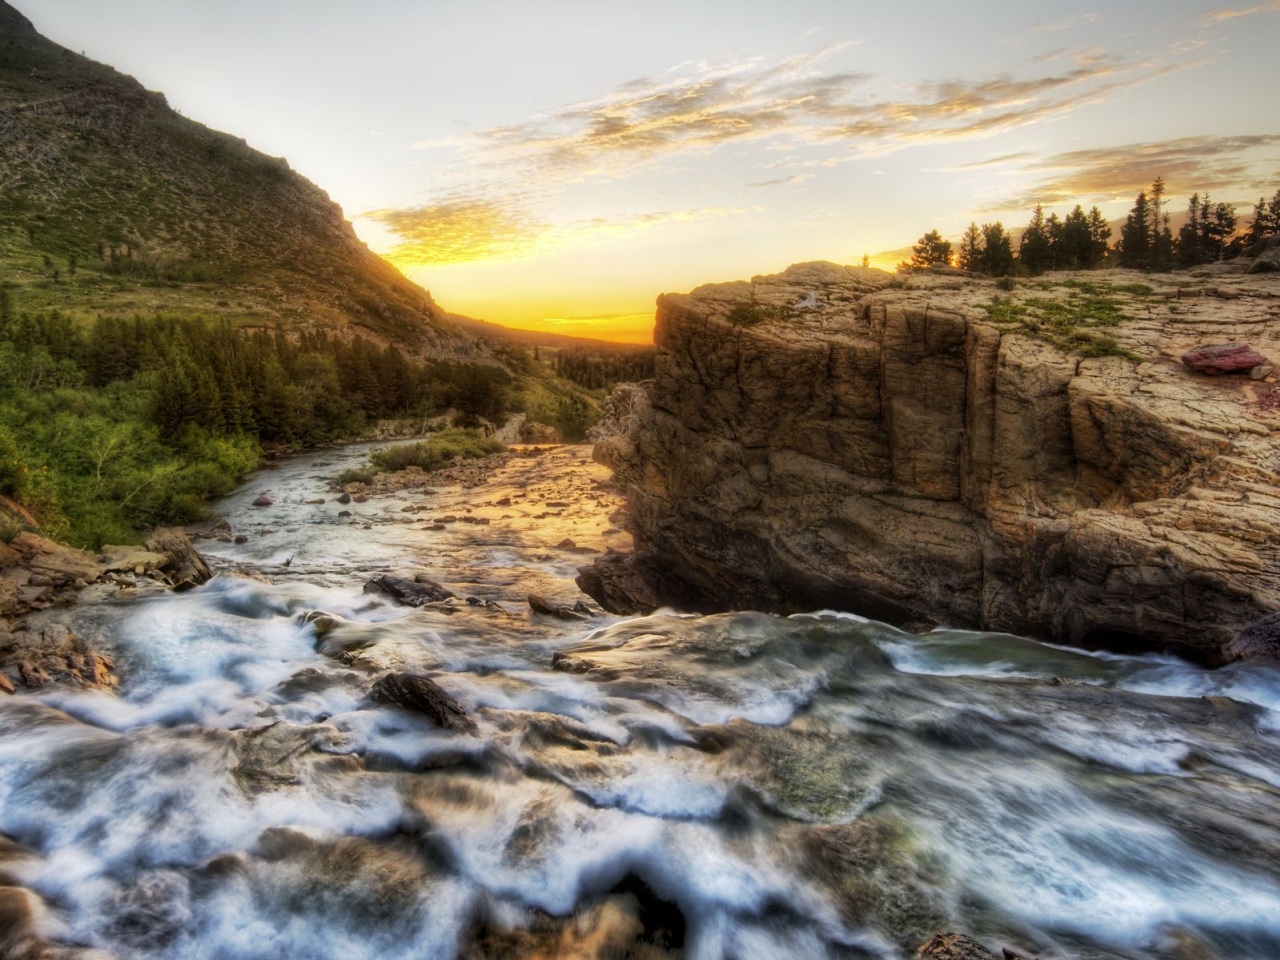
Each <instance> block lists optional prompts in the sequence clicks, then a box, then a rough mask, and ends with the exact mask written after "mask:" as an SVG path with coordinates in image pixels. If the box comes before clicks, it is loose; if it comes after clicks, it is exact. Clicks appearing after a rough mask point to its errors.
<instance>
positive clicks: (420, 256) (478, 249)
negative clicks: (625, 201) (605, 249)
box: [363, 196, 743, 267]
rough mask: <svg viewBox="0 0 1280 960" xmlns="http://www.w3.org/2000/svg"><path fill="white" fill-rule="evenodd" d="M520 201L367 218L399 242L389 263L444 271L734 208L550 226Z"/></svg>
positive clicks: (460, 201) (463, 203)
mask: <svg viewBox="0 0 1280 960" xmlns="http://www.w3.org/2000/svg"><path fill="white" fill-rule="evenodd" d="M525 203H526V202H525V200H523V199H522V198H520V197H511V198H505V199H503V198H492V199H480V198H475V197H462V196H458V197H453V198H450V199H447V200H445V201H443V202H441V203H434V204H429V205H427V206H422V207H413V208H409V209H402V210H371V211H369V212H368V213H365V214H364V215H363V216H364V217H365V218H366V219H369V220H372V221H375V222H377V223H380V224H382V225H383V226H385V227H387V228H388V229H389V230H390V231H391V232H392V233H393V234H394V235H395V236H396V237H398V238H399V240H400V242H399V243H398V244H397V245H396V246H395V247H393V248H392V249H391V250H390V251H388V252H387V258H388V259H389V260H391V261H392V262H393V263H395V264H397V265H398V266H401V267H421V266H440V265H443V264H456V263H471V262H474V261H477V260H519V259H524V258H525V257H529V256H532V255H534V254H535V253H545V252H547V251H550V250H554V249H561V248H564V247H569V246H578V245H581V244H584V243H591V242H599V241H602V240H606V239H608V238H609V237H613V236H622V235H631V234H634V233H636V232H638V231H641V230H647V229H653V228H656V227H661V226H664V225H666V224H671V223H690V222H694V221H705V220H713V219H719V218H721V217H727V216H733V215H736V214H740V213H742V212H743V211H742V209H741V208H736V207H708V208H701V209H687V210H656V211H647V212H643V213H637V214H628V215H621V216H608V217H590V218H585V219H577V220H569V221H566V222H563V223H558V224H551V223H548V222H547V221H545V220H541V219H538V218H537V217H535V216H533V215H531V214H530V213H529V212H528V210H527V208H526V205H525Z"/></svg>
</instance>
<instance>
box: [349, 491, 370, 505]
mask: <svg viewBox="0 0 1280 960" xmlns="http://www.w3.org/2000/svg"><path fill="white" fill-rule="evenodd" d="M351 499H352V501H354V502H355V503H368V502H369V498H368V497H366V496H365V495H364V494H363V493H357V494H356V495H355V496H354V497H352V498H351Z"/></svg>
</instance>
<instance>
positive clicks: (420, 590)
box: [364, 574, 455, 607]
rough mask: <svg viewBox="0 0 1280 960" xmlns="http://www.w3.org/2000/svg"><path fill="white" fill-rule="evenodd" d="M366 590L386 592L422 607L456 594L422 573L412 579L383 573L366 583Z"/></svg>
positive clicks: (367, 591)
mask: <svg viewBox="0 0 1280 960" xmlns="http://www.w3.org/2000/svg"><path fill="white" fill-rule="evenodd" d="M364 592H365V593H385V594H386V595H387V596H389V597H391V598H392V599H393V600H395V601H397V602H398V603H403V604H405V605H406V606H410V607H422V606H425V605H426V604H428V603H439V602H440V601H442V600H450V599H453V597H454V596H455V594H454V593H453V591H451V590H447V589H445V588H444V587H443V586H441V585H440V584H438V583H436V582H435V581H434V580H431V579H428V578H427V577H425V576H422V575H421V574H419V575H418V576H416V577H414V578H413V579H412V580H406V579H404V578H403V577H393V576H391V575H390V574H383V575H382V576H380V577H374V578H373V579H372V580H370V581H369V582H368V583H366V584H365V585H364Z"/></svg>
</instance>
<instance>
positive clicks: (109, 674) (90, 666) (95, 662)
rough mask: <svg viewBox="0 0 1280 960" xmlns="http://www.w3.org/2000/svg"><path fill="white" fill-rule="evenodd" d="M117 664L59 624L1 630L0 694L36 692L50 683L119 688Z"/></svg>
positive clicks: (2, 628) (1, 628) (31, 625)
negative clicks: (16, 691)
mask: <svg viewBox="0 0 1280 960" xmlns="http://www.w3.org/2000/svg"><path fill="white" fill-rule="evenodd" d="M119 682H120V679H119V677H117V676H116V673H115V664H114V663H112V662H111V660H109V659H108V658H107V657H105V656H103V655H102V654H101V653H98V652H97V651H95V650H93V649H92V648H91V647H90V646H89V645H88V644H87V643H85V642H84V640H83V639H81V638H80V637H78V636H77V635H76V634H74V633H72V632H71V631H70V630H68V629H67V628H66V627H65V626H63V625H61V624H58V623H45V624H40V625H35V624H27V625H25V626H24V627H23V628H22V629H19V630H16V631H14V632H12V633H10V632H9V631H8V630H7V629H5V628H4V627H3V626H0V690H3V691H5V692H7V693H13V692H15V690H16V689H17V688H19V687H26V688H27V689H29V690H37V689H39V688H41V687H43V686H45V685H46V684H49V683H64V684H69V685H71V686H75V687H84V688H88V689H111V688H113V687H115V686H116V685H118V684H119Z"/></svg>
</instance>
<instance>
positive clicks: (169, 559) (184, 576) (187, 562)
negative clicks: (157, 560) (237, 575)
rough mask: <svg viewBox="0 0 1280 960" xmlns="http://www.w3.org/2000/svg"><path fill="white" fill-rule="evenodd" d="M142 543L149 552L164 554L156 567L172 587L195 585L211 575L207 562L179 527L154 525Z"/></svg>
mask: <svg viewBox="0 0 1280 960" xmlns="http://www.w3.org/2000/svg"><path fill="white" fill-rule="evenodd" d="M144 546H145V547H146V548H147V550H149V551H151V552H152V553H158V554H162V555H163V556H164V557H165V561H164V563H162V564H160V566H159V569H160V570H161V571H162V572H163V573H164V575H165V577H166V579H168V581H169V584H170V585H171V586H172V587H173V589H175V590H189V589H191V588H192V587H198V586H199V585H200V584H202V583H207V582H208V581H209V580H210V578H212V577H213V571H212V570H210V569H209V564H208V563H207V562H205V559H204V557H202V556H200V554H199V553H198V552H197V551H196V548H195V547H193V546H192V545H191V541H190V540H189V539H188V538H187V535H186V533H184V532H183V531H182V528H180V527H157V528H156V529H155V530H152V531H151V535H150V536H148V537H147V539H146V542H145V544H144Z"/></svg>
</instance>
